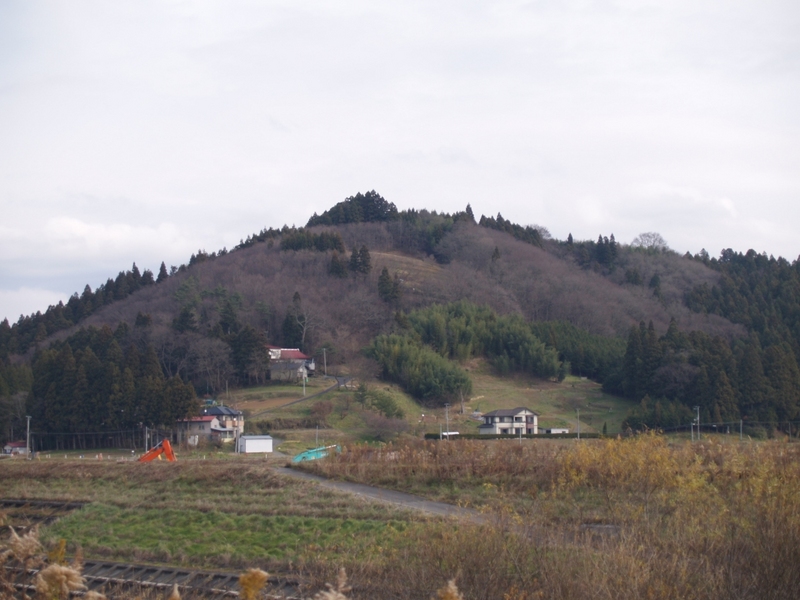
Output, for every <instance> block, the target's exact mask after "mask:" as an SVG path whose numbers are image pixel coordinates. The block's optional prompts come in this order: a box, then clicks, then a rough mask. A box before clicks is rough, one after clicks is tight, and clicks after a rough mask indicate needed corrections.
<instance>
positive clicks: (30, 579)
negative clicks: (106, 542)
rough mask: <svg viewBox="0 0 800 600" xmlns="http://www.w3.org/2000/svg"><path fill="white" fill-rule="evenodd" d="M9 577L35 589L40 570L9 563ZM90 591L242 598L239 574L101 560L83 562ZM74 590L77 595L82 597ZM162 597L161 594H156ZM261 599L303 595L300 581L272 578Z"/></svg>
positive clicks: (20, 587)
mask: <svg viewBox="0 0 800 600" xmlns="http://www.w3.org/2000/svg"><path fill="white" fill-rule="evenodd" d="M4 568H5V570H6V579H7V580H9V581H11V582H12V585H13V587H14V588H15V589H16V590H17V591H19V592H20V593H26V592H28V593H29V592H32V591H34V586H35V582H36V575H37V574H38V573H39V569H38V568H36V569H33V568H25V567H24V566H22V565H15V564H11V565H6V566H5V567H4ZM82 575H83V577H84V579H85V581H86V587H87V588H88V590H93V591H96V592H101V593H104V594H107V595H108V596H109V597H110V598H113V597H114V595H115V593H121V592H122V591H134V592H135V593H137V594H140V593H142V592H147V591H154V592H159V593H160V594H161V595H163V596H166V594H169V592H170V590H172V588H173V587H174V586H175V585H177V586H178V591H179V592H180V594H181V597H182V598H186V599H189V598H194V599H203V600H205V599H208V600H217V599H220V600H222V599H225V598H238V597H239V573H219V572H212V571H198V570H194V569H179V568H174V567H159V566H154V565H137V564H129V563H115V562H107V561H98V560H87V561H84V565H83V573H82ZM82 595H83V594H82V593H75V594H74V595H73V596H74V597H80V596H82ZM157 597H160V596H157ZM261 597H262V598H270V599H281V600H284V599H285V600H291V599H299V598H300V582H298V581H296V580H292V579H287V578H281V577H270V578H269V580H268V583H267V587H266V588H265V590H264V591H263V592H262V595H261Z"/></svg>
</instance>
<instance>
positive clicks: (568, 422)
mask: <svg viewBox="0 0 800 600" xmlns="http://www.w3.org/2000/svg"><path fill="white" fill-rule="evenodd" d="M469 374H470V377H471V378H472V385H473V393H472V399H471V400H470V401H469V402H468V405H469V407H470V409H471V410H478V411H480V412H489V411H491V410H496V409H498V408H515V407H517V406H524V407H527V408H530V409H531V410H534V411H536V412H538V413H539V415H540V416H539V427H568V428H569V429H570V430H571V431H574V430H575V427H576V409H580V411H581V430H582V431H586V432H590V431H594V432H598V433H599V432H601V431H602V429H603V423H606V424H607V431H608V433H616V432H618V431H620V428H621V425H622V421H623V420H624V418H625V416H626V415H627V413H628V411H629V410H630V409H631V408H632V407H633V406H634V403H633V402H631V401H630V400H627V399H625V398H620V397H617V396H612V395H609V394H606V393H604V392H603V391H602V389H601V387H602V386H601V385H600V384H599V383H596V382H594V381H589V380H588V379H581V378H580V377H575V376H568V377H567V378H566V379H565V380H564V381H562V382H560V383H557V382H553V381H545V380H541V379H535V378H531V377H525V376H505V377H498V376H497V375H495V374H494V373H493V372H492V369H491V366H490V365H489V364H487V363H485V362H477V363H475V364H473V365H472V367H471V368H470V373H469ZM456 408H459V407H458V406H456ZM451 412H454V411H451ZM457 422H458V421H457ZM475 433H477V422H476V426H475Z"/></svg>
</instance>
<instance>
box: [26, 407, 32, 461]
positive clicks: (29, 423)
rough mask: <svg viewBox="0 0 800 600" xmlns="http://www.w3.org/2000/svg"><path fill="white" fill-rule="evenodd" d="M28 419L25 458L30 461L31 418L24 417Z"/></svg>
mask: <svg viewBox="0 0 800 600" xmlns="http://www.w3.org/2000/svg"><path fill="white" fill-rule="evenodd" d="M25 418H26V419H28V434H27V436H26V438H25V458H27V459H30V457H31V418H30V416H27V415H26V417H25Z"/></svg>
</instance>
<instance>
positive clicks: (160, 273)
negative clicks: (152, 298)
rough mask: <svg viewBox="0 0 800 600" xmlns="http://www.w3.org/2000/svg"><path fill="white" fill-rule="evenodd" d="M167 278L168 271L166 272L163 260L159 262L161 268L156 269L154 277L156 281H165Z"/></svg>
mask: <svg viewBox="0 0 800 600" xmlns="http://www.w3.org/2000/svg"><path fill="white" fill-rule="evenodd" d="M168 278H169V273H167V265H166V264H164V262H163V261H162V262H161V268H159V269H158V277H157V278H156V283H161V282H162V281H166V280H167V279H168Z"/></svg>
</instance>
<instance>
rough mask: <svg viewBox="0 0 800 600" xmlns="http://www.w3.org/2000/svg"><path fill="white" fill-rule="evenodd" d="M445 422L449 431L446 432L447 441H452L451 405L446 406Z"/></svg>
mask: <svg viewBox="0 0 800 600" xmlns="http://www.w3.org/2000/svg"><path fill="white" fill-rule="evenodd" d="M444 420H445V424H446V425H445V426H446V427H447V431H445V434H446V435H447V439H448V440H449V439H450V404H449V403H448V404H445V405H444Z"/></svg>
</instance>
